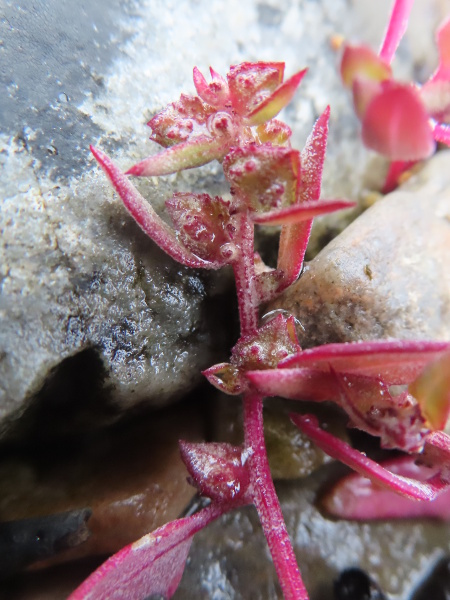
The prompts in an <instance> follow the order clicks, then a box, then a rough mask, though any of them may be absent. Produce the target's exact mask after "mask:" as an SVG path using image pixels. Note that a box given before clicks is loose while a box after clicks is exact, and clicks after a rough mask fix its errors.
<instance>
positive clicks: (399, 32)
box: [379, 0, 414, 64]
mask: <svg viewBox="0 0 450 600" xmlns="http://www.w3.org/2000/svg"><path fill="white" fill-rule="evenodd" d="M413 3H414V0H394V5H393V7H392V11H391V16H390V18H389V23H388V26H387V30H386V34H385V36H384V40H383V43H382V44H381V49H380V53H379V54H380V58H382V59H383V60H385V61H386V62H387V63H389V64H390V63H391V62H392V59H393V58H394V54H395V51H396V50H397V47H398V45H399V43H400V40H401V39H402V37H403V35H404V33H405V31H406V28H407V27H408V20H409V14H410V12H411V9H412V5H413Z"/></svg>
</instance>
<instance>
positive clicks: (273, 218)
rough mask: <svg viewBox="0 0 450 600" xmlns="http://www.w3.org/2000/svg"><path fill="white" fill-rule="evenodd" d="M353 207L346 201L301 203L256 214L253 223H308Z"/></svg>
mask: <svg viewBox="0 0 450 600" xmlns="http://www.w3.org/2000/svg"><path fill="white" fill-rule="evenodd" d="M353 206H355V203H354V202H349V201H348V200H321V201H320V202H315V201H314V202H302V203H301V204H295V205H294V206H288V207H287V208H281V209H279V210H271V211H270V212H266V213H263V214H256V215H255V216H254V217H253V221H254V222H255V223H260V224H262V225H288V224H292V223H300V222H301V221H309V220H311V219H313V218H314V217H317V216H319V215H325V214H327V213H330V212H334V211H336V210H342V209H344V208H351V207H353Z"/></svg>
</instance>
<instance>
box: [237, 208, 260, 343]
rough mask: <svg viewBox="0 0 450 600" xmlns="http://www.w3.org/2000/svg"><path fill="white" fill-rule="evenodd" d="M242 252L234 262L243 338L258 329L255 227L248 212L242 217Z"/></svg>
mask: <svg viewBox="0 0 450 600" xmlns="http://www.w3.org/2000/svg"><path fill="white" fill-rule="evenodd" d="M239 234H240V240H239V247H240V252H239V254H238V256H237V258H236V260H235V262H233V270H234V278H235V280H236V294H237V298H238V305H239V319H240V322H241V336H244V335H249V334H251V333H255V332H256V329H257V327H258V294H257V290H256V273H255V261H254V256H253V254H254V247H255V246H254V237H255V234H254V225H253V222H252V220H251V219H250V217H249V216H248V213H247V211H243V212H242V213H241V215H240V223H239Z"/></svg>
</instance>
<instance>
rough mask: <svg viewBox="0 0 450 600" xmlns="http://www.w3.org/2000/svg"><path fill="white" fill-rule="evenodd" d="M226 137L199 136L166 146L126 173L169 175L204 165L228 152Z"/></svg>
mask: <svg viewBox="0 0 450 600" xmlns="http://www.w3.org/2000/svg"><path fill="white" fill-rule="evenodd" d="M230 143H231V142H230V140H229V138H228V137H207V136H200V137H196V138H194V139H191V140H189V141H187V142H183V143H180V144H177V145H176V146H173V147H172V148H167V150H164V151H163V152H160V153H159V154H154V155H153V156H149V157H148V158H146V159H144V160H142V161H141V162H139V163H137V164H136V165H134V166H132V167H131V168H130V169H128V171H127V172H126V175H135V176H137V177H151V176H159V175H170V174H171V173H177V172H178V171H182V170H183V169H192V168H194V167H200V166H201V165H206V163H209V162H211V161H212V160H220V159H222V158H223V157H224V156H225V154H226V153H227V152H228V149H229V145H230Z"/></svg>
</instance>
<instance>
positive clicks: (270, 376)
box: [246, 369, 339, 401]
mask: <svg viewBox="0 0 450 600" xmlns="http://www.w3.org/2000/svg"><path fill="white" fill-rule="evenodd" d="M246 377H247V379H248V380H249V381H250V382H251V383H252V385H253V386H254V387H255V388H256V389H257V390H258V391H259V392H260V393H261V394H262V395H264V396H282V397H283V398H290V399H291V400H316V401H322V400H332V399H335V398H337V396H338V395H339V386H338V383H337V381H336V378H335V376H334V375H333V374H332V373H326V372H323V371H319V370H317V369H268V370H265V371H248V372H247V373H246Z"/></svg>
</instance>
